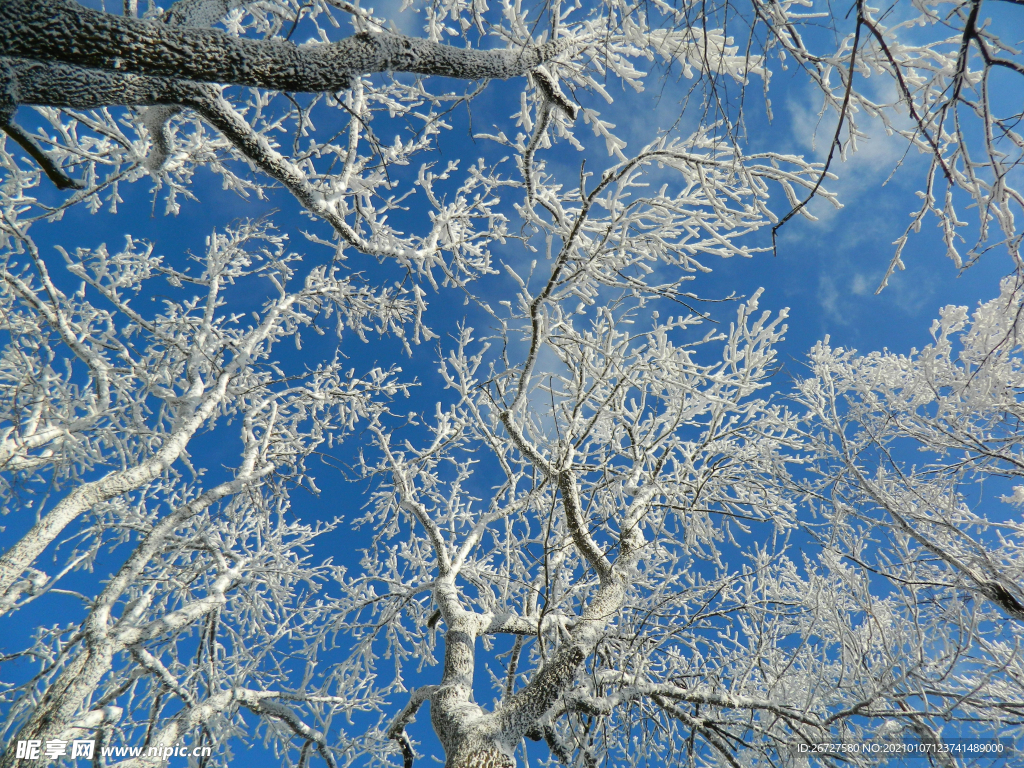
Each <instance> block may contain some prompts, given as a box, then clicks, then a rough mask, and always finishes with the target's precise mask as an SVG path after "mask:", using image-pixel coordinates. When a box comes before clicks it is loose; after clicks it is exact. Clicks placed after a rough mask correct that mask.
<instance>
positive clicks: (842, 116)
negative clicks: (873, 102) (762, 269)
mask: <svg viewBox="0 0 1024 768" xmlns="http://www.w3.org/2000/svg"><path fill="white" fill-rule="evenodd" d="M863 23H864V12H863V0H857V28H856V29H855V30H854V32H853V49H852V50H851V51H850V71H849V73H848V74H847V76H846V93H845V94H843V106H842V108H841V109H840V110H839V124H838V125H837V126H836V134H835V136H834V137H833V139H832V146H830V147H829V150H828V159H826V160H825V167H824V168H822V169H821V175H820V176H819V177H818V180H817V181H816V182H815V183H814V188H813V189H811V191H810V193H809V194H808V195H807V197H806V198H804V199H803V200H802V201H801V202H800V204H799V205H797V206H795V207H794V208H793V209H792V210H791V211H790V212H789V213H787V214H786V215H785V216H784V217H783V219H782V221H780V222H779V223H778V224H776V225H775V226H774V227H772V256H778V253H777V251H776V247H775V244H776V233H777V232H778V231H779V229H781V227H782V225H783V224H785V223H786V222H787V221H789V220H790V219H791V218H793V217H794V216H795V215H796V214H797V213H799V212H800V211H801V210H803V208H804V206H806V205H807V203H809V202H810V201H811V199H812V198H813V197H814V196H815V195H816V194H818V188H819V187H820V186H821V184H822V182H823V181H825V177H826V176H827V175H828V169H829V166H831V165H832V159H833V157H835V153H836V147H837V146H841V144H840V141H839V135H840V132H841V131H842V130H843V122H844V121H845V120H846V111H847V107H848V106H849V104H850V94H851V93H853V74H854V68H855V66H856V64H857V48H858V46H859V45H860V28H861V25H862V24H863Z"/></svg>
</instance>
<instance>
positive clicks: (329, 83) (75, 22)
mask: <svg viewBox="0 0 1024 768" xmlns="http://www.w3.org/2000/svg"><path fill="white" fill-rule="evenodd" d="M569 45H570V43H568V42H566V41H564V40H559V41H552V42H549V43H545V44H544V45H542V46H536V47H535V46H529V47H525V48H522V49H519V50H502V51H474V50H469V49H464V48H456V47H453V46H449V45H442V44H440V43H433V42H430V41H427V40H421V39H417V38H411V37H405V36H404V35H396V34H392V33H390V32H379V33H371V32H362V33H359V34H357V35H353V36H351V37H347V38H345V39H343V40H339V41H337V42H333V43H317V44H309V45H301V46H300V45H295V44H294V43H291V42H288V41H284V40H250V39H246V38H237V37H233V36H231V35H229V34H227V33H226V32H223V31H220V30H217V29H209V28H195V27H180V26H170V25H167V24H161V23H158V22H154V21H141V20H138V19H133V18H129V17H125V16H114V15H112V14H108V13H102V12H99V11H94V10H91V9H88V8H85V7H83V6H80V5H78V4H77V3H74V2H71V0H6V2H4V3H0V50H3V51H4V53H6V54H7V55H9V56H14V57H20V58H28V59H37V60H41V61H60V62H64V63H66V64H74V65H77V66H81V67H87V68H90V69H98V70H109V71H114V72H130V73H137V74H141V75H157V76H164V77H174V78H182V79H187V80H192V81H195V82H203V83H220V84H223V85H245V86H253V87H258V88H269V89H272V90H278V91H298V92H305V93H320V92H325V91H336V90H339V89H343V88H347V87H348V86H349V83H350V79H351V77H352V76H353V75H361V74H369V73H373V72H412V73H416V74H422V75H439V76H442V77H456V78H460V79H467V80H472V79H481V78H496V79H508V78H511V77H520V76H522V75H525V74H526V73H527V72H528V71H530V70H531V69H533V68H534V67H537V66H538V65H540V64H543V63H544V62H545V61H548V60H549V59H551V58H552V57H554V56H556V55H558V54H559V53H560V52H562V51H563V50H566V49H567V47H568V46H569Z"/></svg>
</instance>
